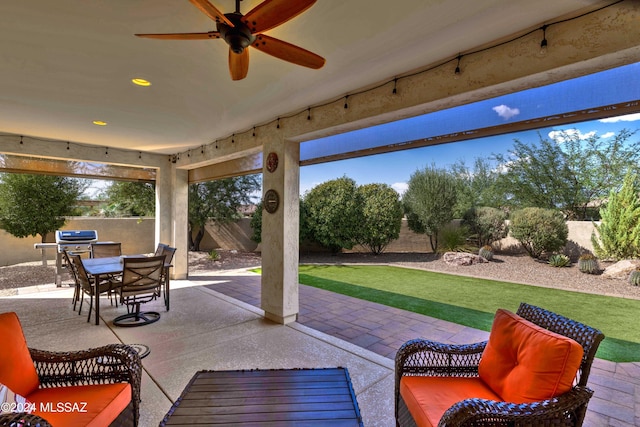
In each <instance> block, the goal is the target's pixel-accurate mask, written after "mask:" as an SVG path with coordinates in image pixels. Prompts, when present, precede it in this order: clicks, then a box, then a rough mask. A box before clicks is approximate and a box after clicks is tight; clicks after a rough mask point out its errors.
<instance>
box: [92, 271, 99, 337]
mask: <svg viewBox="0 0 640 427" xmlns="http://www.w3.org/2000/svg"><path fill="white" fill-rule="evenodd" d="M93 277H94V283H93V286H94V287H95V290H94V292H93V293H94V298H93V299H94V300H95V301H96V325H99V324H100V275H99V274H97V275H95V276H93Z"/></svg>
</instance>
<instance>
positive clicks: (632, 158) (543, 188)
mask: <svg viewBox="0 0 640 427" xmlns="http://www.w3.org/2000/svg"><path fill="white" fill-rule="evenodd" d="M634 134H635V132H630V131H628V130H626V129H623V130H622V131H620V132H619V133H618V134H617V135H615V136H614V137H613V138H605V139H602V138H600V137H599V136H598V135H597V134H592V135H589V136H588V137H586V138H583V137H581V135H580V134H578V133H577V132H570V131H562V132H559V133H557V134H556V135H555V137H554V139H551V140H548V139H543V138H542V137H541V136H540V135H539V138H540V142H539V144H527V143H523V142H520V141H519V140H515V142H514V148H513V150H511V152H510V153H509V155H507V156H504V155H501V154H499V155H496V159H497V160H498V161H499V162H500V163H501V166H500V168H501V169H503V170H504V171H505V173H503V174H502V175H500V178H499V180H498V185H499V187H500V188H502V190H503V191H504V193H505V194H508V195H509V196H510V199H511V202H512V204H513V205H514V206H516V207H527V206H533V207H541V208H547V209H560V210H561V211H562V212H563V213H564V214H565V215H566V216H567V218H569V219H578V220H581V219H586V218H588V216H589V205H590V204H591V203H592V202H594V201H600V200H602V199H604V198H605V197H606V195H607V194H608V192H609V190H611V189H612V188H617V187H619V186H620V185H621V184H622V181H623V179H624V176H625V174H626V173H627V171H630V170H631V171H637V170H638V163H639V162H640V141H635V142H633V141H630V138H631V137H632V136H633V135H634Z"/></svg>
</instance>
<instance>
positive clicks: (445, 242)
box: [438, 224, 471, 252]
mask: <svg viewBox="0 0 640 427" xmlns="http://www.w3.org/2000/svg"><path fill="white" fill-rule="evenodd" d="M467 237H469V230H468V229H467V228H466V227H462V226H461V227H456V226H454V225H451V224H449V225H446V226H444V227H443V228H442V229H441V230H440V247H439V248H438V249H439V252H468V251H469V250H471V247H469V245H468V244H467Z"/></svg>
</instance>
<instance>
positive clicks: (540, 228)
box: [511, 208, 569, 258]
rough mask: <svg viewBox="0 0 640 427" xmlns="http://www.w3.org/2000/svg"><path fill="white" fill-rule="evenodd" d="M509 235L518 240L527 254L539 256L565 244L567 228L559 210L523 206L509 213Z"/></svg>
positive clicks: (533, 256)
mask: <svg viewBox="0 0 640 427" xmlns="http://www.w3.org/2000/svg"><path fill="white" fill-rule="evenodd" d="M511 235H512V236H513V238H514V239H516V240H518V241H519V242H520V243H521V244H522V246H523V247H524V249H525V250H526V251H527V253H528V254H529V256H531V257H532V258H540V257H541V256H542V255H543V254H544V253H550V252H555V251H558V250H560V249H562V248H563V247H564V245H566V244H567V237H568V235H569V228H568V227H567V223H566V222H565V219H564V216H563V215H562V213H561V212H560V211H557V210H554V209H542V208H524V209H520V210H517V211H515V212H513V214H511Z"/></svg>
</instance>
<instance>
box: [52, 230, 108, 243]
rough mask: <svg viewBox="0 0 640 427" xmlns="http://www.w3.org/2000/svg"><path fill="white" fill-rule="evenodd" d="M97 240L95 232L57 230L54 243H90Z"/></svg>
mask: <svg viewBox="0 0 640 427" xmlns="http://www.w3.org/2000/svg"><path fill="white" fill-rule="evenodd" d="M97 240H98V232H97V231H96V230H57V231H56V243H65V242H92V241H97Z"/></svg>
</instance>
